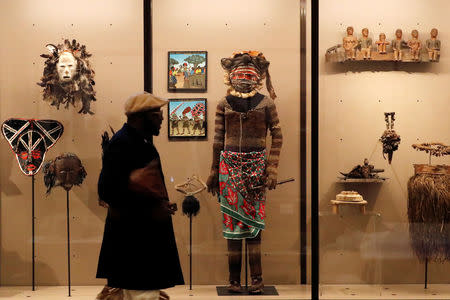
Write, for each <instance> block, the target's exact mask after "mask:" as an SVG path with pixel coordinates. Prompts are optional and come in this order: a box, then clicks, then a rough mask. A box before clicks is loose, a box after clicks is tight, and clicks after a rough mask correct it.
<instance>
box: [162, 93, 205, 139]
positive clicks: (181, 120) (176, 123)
mask: <svg viewBox="0 0 450 300" xmlns="http://www.w3.org/2000/svg"><path fill="white" fill-rule="evenodd" d="M207 112H208V111H207V99H206V98H173V99H169V105H168V107H167V135H168V138H169V140H183V139H184V140H205V139H207V137H208V120H207V116H208V113H207Z"/></svg>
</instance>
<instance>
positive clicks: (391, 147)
mask: <svg viewBox="0 0 450 300" xmlns="http://www.w3.org/2000/svg"><path fill="white" fill-rule="evenodd" d="M384 120H385V121H386V130H385V131H384V133H383V135H382V136H381V138H380V141H381V143H382V144H383V158H384V159H386V157H385V156H384V154H387V155H388V161H389V164H390V163H391V162H392V156H393V155H394V151H396V150H397V149H398V145H399V144H400V136H399V135H398V134H397V133H396V132H395V130H394V121H395V112H389V113H384Z"/></svg>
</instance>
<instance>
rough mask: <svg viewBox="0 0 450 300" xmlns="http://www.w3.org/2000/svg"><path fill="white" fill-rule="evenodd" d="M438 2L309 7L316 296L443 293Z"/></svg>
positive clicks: (444, 133)
mask: <svg viewBox="0 0 450 300" xmlns="http://www.w3.org/2000/svg"><path fill="white" fill-rule="evenodd" d="M440 5H444V6H445V7H448V3H447V2H445V1H431V2H429V3H427V4H426V5H424V3H422V2H421V1H394V2H392V1H378V2H377V3H371V2H369V1H359V2H355V1H327V0H321V1H320V3H319V5H318V7H317V6H316V7H315V9H316V12H317V13H318V16H319V18H318V19H317V21H318V23H319V25H318V28H317V27H316V29H318V31H317V32H316V33H317V36H318V37H319V39H318V42H317V44H318V61H317V67H318V69H317V71H318V86H319V89H318V93H319V95H318V98H317V100H318V102H317V106H318V114H317V118H318V119H317V124H318V127H316V128H317V132H318V136H319V138H318V141H317V146H318V157H317V164H318V173H319V175H318V177H317V179H318V199H317V200H318V211H319V215H318V226H319V238H318V244H319V254H318V259H319V284H320V285H319V289H318V296H319V298H320V299H368V298H377V299H396V298H400V299H406V298H408V299H410V298H411V299H412V298H413V299H432V298H436V299H443V298H448V297H449V286H448V284H449V282H450V281H449V280H450V276H449V272H448V271H449V270H450V265H449V262H448V259H449V256H448V249H449V246H450V244H449V241H450V232H449V231H448V226H449V215H448V211H447V212H444V211H446V210H447V207H448V203H449V202H448V201H449V194H448V191H449V188H450V186H449V181H448V178H449V173H448V164H449V157H448V155H446V154H442V153H439V151H441V150H439V149H442V151H444V152H447V150H445V149H448V146H445V144H448V141H449V137H450V122H449V119H448V115H449V113H450V105H449V103H450V102H449V99H448V93H449V91H448V89H447V87H446V84H445V82H446V80H447V79H446V78H447V75H446V71H445V70H446V68H447V67H446V64H447V59H445V56H444V53H446V52H447V51H446V50H445V47H444V44H443V43H442V49H440V46H441V40H443V39H445V35H446V33H444V32H442V30H439V29H441V28H442V29H444V28H445V27H446V24H447V18H446V14H445V13H443V12H442V10H440V9H437V7H438V6H440ZM313 16H315V13H314V12H313ZM438 32H439V35H436V34H437V33H438ZM416 34H418V39H417V38H416ZM317 36H316V37H317ZM383 41H384V42H383ZM417 41H419V43H420V47H418V44H417ZM381 44H383V45H384V47H385V48H384V49H381V48H380V47H379V46H380V45H381ZM435 45H438V48H439V51H438V52H439V53H440V55H441V59H440V60H439V59H436V60H435V59H433V55H434V54H433V53H435V50H436V47H435ZM436 53H437V52H436ZM312 101H313V102H314V99H313V100H312ZM316 112H317V111H316ZM313 134H314V133H313ZM433 142H442V143H443V144H442V145H441V144H439V143H436V144H433ZM430 143H431V144H430ZM413 145H414V146H413ZM417 150H425V151H427V152H422V151H417ZM441 154H442V155H441ZM445 165H447V166H445ZM351 191H353V193H351ZM313 201H314V199H313Z"/></svg>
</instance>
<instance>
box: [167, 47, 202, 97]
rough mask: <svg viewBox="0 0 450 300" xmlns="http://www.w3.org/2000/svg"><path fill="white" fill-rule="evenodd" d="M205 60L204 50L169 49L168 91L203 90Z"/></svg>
mask: <svg viewBox="0 0 450 300" xmlns="http://www.w3.org/2000/svg"><path fill="white" fill-rule="evenodd" d="M207 62H208V59H207V52H206V51H169V62H168V66H169V68H168V79H167V88H168V90H169V92H205V91H206V85H207Z"/></svg>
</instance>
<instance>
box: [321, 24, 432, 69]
mask: <svg viewBox="0 0 450 300" xmlns="http://www.w3.org/2000/svg"><path fill="white" fill-rule="evenodd" d="M353 31H354V30H353V27H352V26H349V27H347V34H346V36H345V37H344V38H343V40H342V44H338V45H335V46H333V47H331V48H328V49H327V52H326V54H325V61H326V62H330V63H346V64H370V63H375V62H394V63H395V64H399V63H408V64H410V63H414V64H420V63H437V62H439V59H440V52H441V41H440V40H438V39H437V35H438V30H437V29H436V28H433V29H432V30H431V32H430V38H429V39H427V40H426V41H425V42H422V41H421V40H420V39H419V32H418V31H417V30H413V31H412V32H411V38H410V39H409V40H407V41H405V40H404V39H403V32H402V30H401V29H397V30H396V31H395V35H394V37H393V39H392V40H387V39H386V34H384V33H380V34H379V38H378V39H376V40H375V42H374V41H373V40H372V38H371V37H369V30H368V29H367V28H364V29H362V32H361V36H360V37H359V38H358V37H356V35H353Z"/></svg>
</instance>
